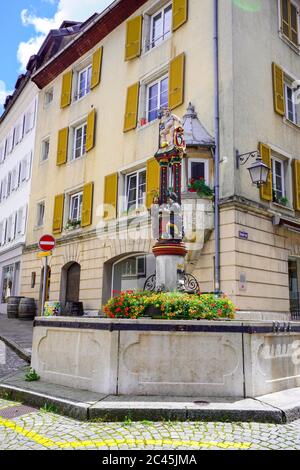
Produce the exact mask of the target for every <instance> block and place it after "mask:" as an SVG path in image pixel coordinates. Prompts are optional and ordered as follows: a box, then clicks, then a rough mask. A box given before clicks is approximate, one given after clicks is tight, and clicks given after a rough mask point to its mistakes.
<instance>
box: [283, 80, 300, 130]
mask: <svg viewBox="0 0 300 470" xmlns="http://www.w3.org/2000/svg"><path fill="white" fill-rule="evenodd" d="M285 108H286V118H287V119H288V120H289V121H291V122H293V123H294V124H297V125H300V103H299V89H298V88H297V89H294V88H293V87H292V85H290V84H285Z"/></svg>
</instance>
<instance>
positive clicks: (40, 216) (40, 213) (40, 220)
mask: <svg viewBox="0 0 300 470" xmlns="http://www.w3.org/2000/svg"><path fill="white" fill-rule="evenodd" d="M44 216H45V202H39V203H38V205H37V227H42V226H43V225H44Z"/></svg>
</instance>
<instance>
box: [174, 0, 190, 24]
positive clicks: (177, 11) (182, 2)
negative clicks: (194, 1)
mask: <svg viewBox="0 0 300 470" xmlns="http://www.w3.org/2000/svg"><path fill="white" fill-rule="evenodd" d="M187 17H188V2H187V0H173V31H176V29H178V28H180V26H182V25H183V24H184V23H185V22H186V21H187Z"/></svg>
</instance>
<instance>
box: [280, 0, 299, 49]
mask: <svg viewBox="0 0 300 470" xmlns="http://www.w3.org/2000/svg"><path fill="white" fill-rule="evenodd" d="M279 11H280V32H281V34H282V36H283V38H285V39H288V41H289V42H290V43H291V44H292V45H293V46H296V47H297V48H299V3H298V2H297V1H296V0H279Z"/></svg>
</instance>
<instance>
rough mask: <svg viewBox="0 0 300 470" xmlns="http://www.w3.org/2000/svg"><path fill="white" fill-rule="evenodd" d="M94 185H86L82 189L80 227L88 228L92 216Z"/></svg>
mask: <svg viewBox="0 0 300 470" xmlns="http://www.w3.org/2000/svg"><path fill="white" fill-rule="evenodd" d="M93 193H94V183H87V184H85V185H84V187H83V197H82V216H81V227H88V226H89V225H91V223H92V216H93Z"/></svg>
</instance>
